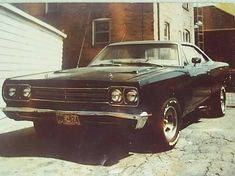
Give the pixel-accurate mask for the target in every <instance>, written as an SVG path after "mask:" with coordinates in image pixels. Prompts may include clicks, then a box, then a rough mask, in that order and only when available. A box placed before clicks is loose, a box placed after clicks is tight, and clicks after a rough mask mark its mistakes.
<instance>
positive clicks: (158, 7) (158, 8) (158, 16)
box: [157, 2, 161, 40]
mask: <svg viewBox="0 0 235 176" xmlns="http://www.w3.org/2000/svg"><path fill="white" fill-rule="evenodd" d="M157 21H158V22H157V33H158V34H157V35H158V40H161V39H160V4H159V2H158V3H157Z"/></svg>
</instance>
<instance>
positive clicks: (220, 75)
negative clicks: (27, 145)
mask: <svg viewBox="0 0 235 176" xmlns="http://www.w3.org/2000/svg"><path fill="white" fill-rule="evenodd" d="M228 77H229V65H228V64H227V63H223V62H215V61H212V60H211V59H210V58H209V57H208V56H207V55H206V54H205V53H203V52H202V51H201V50H200V49H199V48H198V47H196V46H194V45H192V44H189V43H179V42H169V41H167V42H160V41H133V42H120V43H114V44H110V45H108V46H107V47H105V48H104V49H103V50H102V51H101V52H100V53H99V54H98V55H97V56H96V57H95V58H94V60H93V61H92V62H91V63H90V64H89V65H88V66H87V67H83V68H74V69H68V70H60V71H55V72H48V73H40V74H33V75H26V76H20V77H15V78H10V79H7V80H6V81H5V82H4V85H3V92H2V94H3V98H4V100H5V102H6V107H5V108H2V110H3V112H4V113H5V114H6V115H7V116H8V117H9V118H12V119H15V120H30V121H33V123H34V127H35V130H36V132H37V133H39V134H44V135H47V134H48V131H50V130H53V129H54V128H53V127H55V126H58V125H75V126H89V125H117V126H122V127H125V128H133V129H136V130H138V129H145V128H148V129H149V130H150V131H151V133H152V136H158V138H157V139H156V141H158V142H161V143H162V144H163V145H164V146H165V147H167V148H171V147H173V146H174V145H175V144H176V142H177V140H178V137H179V130H180V128H181V122H182V118H183V117H185V116H186V115H187V114H189V113H191V112H193V111H195V110H197V108H198V107H200V106H202V105H208V106H210V107H211V109H212V112H214V114H215V115H217V116H223V115H224V114H225V100H226V94H225V86H226V82H227V79H228Z"/></svg>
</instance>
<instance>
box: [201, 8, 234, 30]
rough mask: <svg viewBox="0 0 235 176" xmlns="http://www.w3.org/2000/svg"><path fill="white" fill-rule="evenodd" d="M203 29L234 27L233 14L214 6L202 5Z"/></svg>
mask: <svg viewBox="0 0 235 176" xmlns="http://www.w3.org/2000/svg"><path fill="white" fill-rule="evenodd" d="M203 18H204V20H203V21H204V26H203V27H204V30H215V29H223V28H225V29H227V28H235V20H234V16H232V15H230V14H228V13H226V12H224V11H222V10H220V9H218V8H216V7H214V6H208V7H203Z"/></svg>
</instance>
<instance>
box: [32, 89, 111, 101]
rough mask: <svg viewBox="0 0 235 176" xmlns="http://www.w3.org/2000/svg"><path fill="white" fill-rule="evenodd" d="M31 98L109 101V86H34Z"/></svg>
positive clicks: (42, 99)
mask: <svg viewBox="0 0 235 176" xmlns="http://www.w3.org/2000/svg"><path fill="white" fill-rule="evenodd" d="M31 100H40V101H63V102H86V103H89V102H91V103H98V102H100V103H107V102H108V89H107V88H54V87H32V95H31Z"/></svg>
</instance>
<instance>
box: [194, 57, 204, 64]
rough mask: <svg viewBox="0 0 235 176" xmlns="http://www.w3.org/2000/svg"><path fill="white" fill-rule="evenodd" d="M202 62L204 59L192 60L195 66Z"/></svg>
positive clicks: (196, 58) (195, 58)
mask: <svg viewBox="0 0 235 176" xmlns="http://www.w3.org/2000/svg"><path fill="white" fill-rule="evenodd" d="M201 61H202V59H201V58H199V57H194V58H192V63H194V66H196V64H200V63H201Z"/></svg>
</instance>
